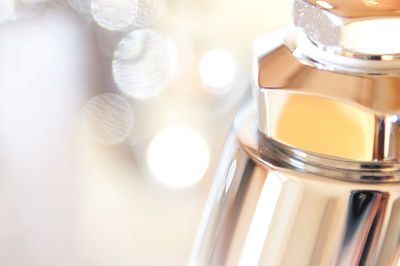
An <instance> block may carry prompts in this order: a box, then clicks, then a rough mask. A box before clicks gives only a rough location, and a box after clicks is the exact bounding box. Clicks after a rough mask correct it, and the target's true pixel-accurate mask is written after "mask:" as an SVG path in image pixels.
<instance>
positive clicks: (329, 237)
mask: <svg viewBox="0 0 400 266" xmlns="http://www.w3.org/2000/svg"><path fill="white" fill-rule="evenodd" d="M262 139H263V136H262V135H259V133H258V130H257V117H256V114H255V111H254V107H253V106H252V105H250V106H249V107H246V109H245V110H244V111H242V112H241V114H240V115H239V116H238V118H237V121H236V125H235V129H234V132H233V134H232V135H231V136H230V137H229V138H228V141H227V144H226V147H225V153H224V155H223V156H222V160H221V164H220V168H219V171H218V173H217V176H216V179H215V182H214V185H213V187H212V190H211V193H210V197H209V200H208V203H207V206H206V210H205V213H204V220H203V221H202V223H201V226H200V230H199V234H198V236H197V239H196V242H195V246H194V249H193V252H192V257H191V259H190V262H189V265H216V266H221V265H243V266H244V265H246V266H251V265H268V266H269V265H296V266H306V265H307V266H321V265H348V266H353V265H354V266H356V265H371V266H372V265H376V266H387V265H396V264H397V260H398V256H399V252H400V242H399V241H400V183H397V182H389V183H385V182H379V183H374V182H354V181H350V180H347V181H346V180H341V179H340V178H339V179H337V178H334V177H327V176H324V174H322V175H321V174H318V175H317V174H313V173H307V172H306V171H298V170H296V169H294V167H293V166H290V165H289V164H286V163H283V161H282V160H280V159H277V158H278V156H276V154H274V152H273V151H272V150H268V151H266V152H263V150H264V148H265V145H266V143H265V142H270V140H268V139H265V140H264V141H263V140H262ZM270 144H271V143H270ZM273 145H280V144H277V143H275V144H273ZM268 154H270V155H273V156H268ZM268 157H269V158H268Z"/></svg>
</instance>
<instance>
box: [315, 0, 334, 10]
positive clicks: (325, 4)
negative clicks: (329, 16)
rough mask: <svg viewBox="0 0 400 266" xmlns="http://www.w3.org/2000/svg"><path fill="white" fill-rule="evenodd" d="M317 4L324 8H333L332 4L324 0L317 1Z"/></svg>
mask: <svg viewBox="0 0 400 266" xmlns="http://www.w3.org/2000/svg"><path fill="white" fill-rule="evenodd" d="M316 3H317V5H319V6H320V7H323V8H326V9H333V8H335V7H334V6H333V5H332V4H330V3H328V2H325V1H317V2H316Z"/></svg>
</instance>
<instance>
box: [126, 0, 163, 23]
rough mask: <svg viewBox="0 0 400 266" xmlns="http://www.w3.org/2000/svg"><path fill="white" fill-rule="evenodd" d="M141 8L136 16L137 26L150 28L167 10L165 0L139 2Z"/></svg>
mask: <svg viewBox="0 0 400 266" xmlns="http://www.w3.org/2000/svg"><path fill="white" fill-rule="evenodd" d="M138 1H139V3H138V4H139V6H138V10H137V14H136V18H135V21H134V22H133V24H134V25H136V26H141V27H143V26H148V25H150V24H153V23H154V22H156V21H157V20H158V19H159V18H160V17H161V15H162V13H163V12H164V10H165V0H138Z"/></svg>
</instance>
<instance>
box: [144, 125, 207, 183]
mask: <svg viewBox="0 0 400 266" xmlns="http://www.w3.org/2000/svg"><path fill="white" fill-rule="evenodd" d="M147 162H148V165H149V168H150V170H151V172H152V173H153V174H154V176H155V178H156V179H157V180H158V181H159V182H161V183H162V184H164V185H166V186H168V187H172V188H185V187H188V186H191V185H193V184H195V183H196V182H198V181H199V180H200V179H201V178H202V176H203V175H204V173H205V171H206V170H207V168H208V163H209V151H208V147H207V144H206V142H205V141H204V139H203V138H202V137H201V136H200V135H198V134H197V133H196V132H194V131H192V130H190V129H187V128H185V127H171V128H168V129H165V130H163V131H161V132H160V133H159V134H158V135H157V136H156V137H154V139H153V140H152V141H151V143H150V146H149V149H148V153H147Z"/></svg>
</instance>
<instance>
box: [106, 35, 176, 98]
mask: <svg viewBox="0 0 400 266" xmlns="http://www.w3.org/2000/svg"><path fill="white" fill-rule="evenodd" d="M177 63H178V56H177V51H176V47H175V45H174V43H173V42H172V41H171V40H170V39H169V38H167V37H165V36H163V35H161V34H158V33H155V32H153V31H151V30H147V29H145V30H137V31H132V32H131V33H129V34H128V35H127V36H126V37H125V38H123V39H122V40H121V41H120V42H119V44H118V45H117V48H116V50H115V52H114V60H113V62H112V70H113V76H114V80H115V83H116V84H117V85H118V88H119V89H120V90H121V91H122V92H124V93H126V94H127V95H130V96H132V97H135V98H142V99H143V98H148V97H151V96H154V95H156V94H157V93H159V92H160V91H161V90H162V89H163V88H165V87H166V86H167V85H168V84H169V83H170V82H171V81H172V79H173V78H174V76H175V73H176V69H177Z"/></svg>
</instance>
